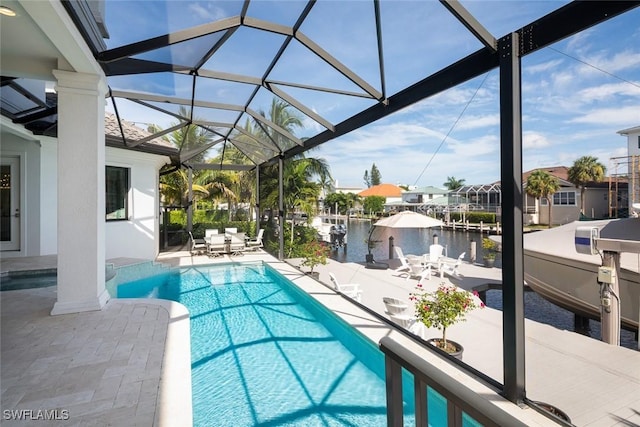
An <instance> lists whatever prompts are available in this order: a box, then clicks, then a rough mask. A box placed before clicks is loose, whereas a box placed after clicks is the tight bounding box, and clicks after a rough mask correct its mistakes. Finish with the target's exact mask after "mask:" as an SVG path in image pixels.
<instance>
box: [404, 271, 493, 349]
mask: <svg viewBox="0 0 640 427" xmlns="http://www.w3.org/2000/svg"><path fill="white" fill-rule="evenodd" d="M477 297H478V293H477V292H475V291H474V292H473V293H472V292H469V291H465V290H463V289H458V288H457V287H456V286H453V285H448V284H446V283H444V282H443V283H441V284H440V285H439V286H438V289H436V290H435V291H433V292H426V291H425V290H424V288H423V286H422V284H420V283H418V285H417V287H416V292H413V293H411V294H410V296H409V299H410V300H411V301H413V302H414V303H415V310H416V319H417V320H418V321H420V322H422V323H423V324H424V325H425V326H426V327H427V328H432V327H435V328H437V329H439V330H441V331H442V337H441V338H432V339H430V340H427V342H429V343H430V344H432V345H434V346H436V347H438V348H439V349H441V350H444V351H446V352H447V353H449V354H451V355H453V356H454V357H457V358H459V359H462V350H463V347H462V346H461V345H460V344H458V343H456V342H455V341H451V340H448V339H447V328H448V327H449V326H451V325H453V324H455V323H457V322H461V321H464V320H465V318H464V317H465V315H466V314H467V313H468V312H469V311H471V310H473V309H474V308H477V307H480V308H483V307H484V303H483V302H479V303H478V302H476V298H477Z"/></svg>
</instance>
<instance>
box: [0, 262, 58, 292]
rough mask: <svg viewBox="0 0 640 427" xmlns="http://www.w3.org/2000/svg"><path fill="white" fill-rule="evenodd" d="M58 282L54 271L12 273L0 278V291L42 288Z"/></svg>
mask: <svg viewBox="0 0 640 427" xmlns="http://www.w3.org/2000/svg"><path fill="white" fill-rule="evenodd" d="M57 281H58V274H57V272H56V269H55V268H54V269H45V270H28V271H12V272H10V273H8V274H3V275H2V276H0V291H15V290H19V289H33V288H44V287H47V286H55V285H56V283H57Z"/></svg>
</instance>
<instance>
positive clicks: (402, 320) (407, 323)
mask: <svg viewBox="0 0 640 427" xmlns="http://www.w3.org/2000/svg"><path fill="white" fill-rule="evenodd" d="M389 318H390V319H391V320H392V321H393V322H394V323H396V324H398V326H401V327H403V328H404V329H409V328H410V327H411V326H413V324H414V323H416V317H415V316H411V315H408V314H400V313H398V314H389Z"/></svg>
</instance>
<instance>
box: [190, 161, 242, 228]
mask: <svg viewBox="0 0 640 427" xmlns="http://www.w3.org/2000/svg"><path fill="white" fill-rule="evenodd" d="M237 181H238V177H237V173H235V172H229V171H211V170H204V171H201V173H200V174H199V175H198V178H197V180H196V182H197V184H198V185H200V186H201V187H203V188H205V189H206V190H207V192H208V198H210V199H214V200H225V201H226V202H227V206H228V212H229V221H231V220H232V217H231V213H232V211H233V209H232V208H231V207H232V206H231V205H232V204H233V203H234V202H236V201H237V200H238V197H237V195H236V193H235V192H234V191H233V188H235V184H236V183H237Z"/></svg>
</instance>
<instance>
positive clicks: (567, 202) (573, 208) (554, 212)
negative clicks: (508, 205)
mask: <svg viewBox="0 0 640 427" xmlns="http://www.w3.org/2000/svg"><path fill="white" fill-rule="evenodd" d="M537 170H542V171H545V172H547V173H548V174H549V175H552V176H555V177H556V178H557V179H558V182H559V184H560V189H559V190H558V191H557V192H556V193H554V194H553V195H552V196H551V197H550V199H551V205H552V207H551V220H552V223H553V224H554V225H561V224H567V223H569V222H572V221H576V220H578V219H579V218H580V206H581V201H580V189H579V188H578V187H576V186H575V185H573V184H572V183H571V182H569V168H568V167H567V166H553V167H547V168H538V169H532V170H530V171H527V172H525V173H524V174H523V175H522V182H523V187H524V190H525V191H524V201H523V205H524V206H523V209H524V223H525V224H548V223H549V210H548V208H547V201H546V200H545V199H542V200H536V198H534V197H532V196H530V195H528V194H527V192H526V188H527V183H526V182H527V179H528V178H529V176H530V175H531V174H532V173H533V172H534V171H537ZM609 182H610V181H609V179H608V178H605V180H604V181H602V182H592V183H589V184H587V186H586V189H585V193H584V198H585V201H584V208H585V212H584V214H585V216H587V217H590V218H598V219H604V218H609V217H610V216H612V213H611V210H610V208H611V206H612V205H613V204H612V203H610V200H609V187H610V185H609ZM625 193H626V182H624V183H622V182H621V183H620V185H619V187H618V195H619V197H622V198H625V199H626V195H625Z"/></svg>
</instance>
